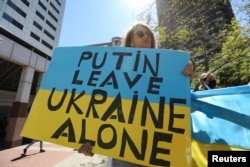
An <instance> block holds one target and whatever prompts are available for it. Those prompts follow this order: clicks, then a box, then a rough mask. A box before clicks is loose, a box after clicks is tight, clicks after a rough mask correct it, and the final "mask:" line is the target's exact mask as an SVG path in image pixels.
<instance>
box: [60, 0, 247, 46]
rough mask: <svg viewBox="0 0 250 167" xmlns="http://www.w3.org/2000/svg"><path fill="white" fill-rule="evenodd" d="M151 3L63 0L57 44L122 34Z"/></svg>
mask: <svg viewBox="0 0 250 167" xmlns="http://www.w3.org/2000/svg"><path fill="white" fill-rule="evenodd" d="M241 1H243V0H233V2H237V3H239V2H241ZM153 2H155V0H66V6H65V11H64V18H63V24H62V29H61V35H60V40H59V47H61V46H84V45H92V44H99V43H105V42H111V39H112V38H113V37H124V35H125V33H126V32H127V30H128V28H129V27H130V26H131V25H132V24H133V23H134V22H136V21H137V20H138V19H139V20H140V17H138V15H140V13H142V12H143V11H145V10H147V9H149V5H150V4H152V3H153ZM232 6H233V7H235V6H236V4H233V5H232ZM154 7H155V5H154ZM144 13H145V12H144ZM152 13H153V14H155V15H156V13H154V11H153V12H152ZM144 17H145V15H144ZM154 19H155V21H157V19H156V18H154ZM144 20H145V18H144Z"/></svg>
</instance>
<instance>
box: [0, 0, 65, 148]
mask: <svg viewBox="0 0 250 167" xmlns="http://www.w3.org/2000/svg"><path fill="white" fill-rule="evenodd" d="M65 5H66V0H18V1H16V0H0V121H1V125H2V126H1V136H0V137H1V143H0V144H1V146H3V147H14V146H18V145H21V144H22V143H23V137H22V136H20V133H21V130H22V127H23V125H24V123H25V120H26V118H27V115H28V111H29V108H30V106H31V104H32V101H33V99H34V96H35V94H36V91H37V89H38V88H39V85H40V82H41V80H42V77H43V75H44V73H45V72H46V69H47V67H48V65H49V62H50V60H51V56H52V53H53V50H54V48H55V47H57V46H58V43H59V38H60V33H61V26H62V21H63V15H64V9H65Z"/></svg>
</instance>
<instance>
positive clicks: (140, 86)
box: [41, 46, 190, 105]
mask: <svg viewBox="0 0 250 167" xmlns="http://www.w3.org/2000/svg"><path fill="white" fill-rule="evenodd" d="M188 62H189V53H188V52H183V51H174V50H166V49H142V48H126V47H100V46H83V47H59V48H56V49H55V52H54V54H53V57H52V61H51V63H50V65H49V68H48V70H47V72H46V75H45V77H44V80H43V82H42V84H41V89H46V90H52V89H55V90H56V91H64V90H65V89H67V90H68V91H69V92H71V91H72V90H73V89H75V90H76V93H81V92H82V91H84V92H85V94H88V95H91V94H92V92H93V90H104V91H106V92H107V94H108V97H116V96H117V94H118V93H120V94H121V97H122V98H125V99H131V98H132V96H133V94H138V96H139V100H144V98H145V97H147V98H148V99H149V100H150V101H152V102H154V101H159V97H160V96H164V97H166V99H167V100H168V99H169V98H185V99H190V80H189V77H187V76H183V75H182V74H181V72H182V70H183V69H184V68H185V66H186V65H187V64H188ZM188 103H189V102H188ZM188 105H189V104H188Z"/></svg>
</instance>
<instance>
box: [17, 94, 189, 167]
mask: <svg viewBox="0 0 250 167" xmlns="http://www.w3.org/2000/svg"><path fill="white" fill-rule="evenodd" d="M162 101H163V98H161V99H160V97H159V103H150V102H149V101H147V97H145V100H144V101H136V99H123V98H121V97H120V96H119V95H117V96H116V97H104V96H101V95H98V96H97V95H95V96H93V95H84V94H80V95H79V94H73V93H68V92H66V93H65V92H56V91H54V92H52V91H50V90H41V89H40V90H39V92H38V94H37V96H36V98H35V100H34V103H33V105H32V108H31V111H30V114H29V116H28V119H27V121H26V123H25V126H24V128H23V131H22V136H26V137H29V138H33V139H38V140H44V141H48V142H52V143H56V144H60V145H63V146H67V147H71V148H79V147H80V146H81V144H82V143H83V142H86V141H90V142H92V144H93V146H94V147H93V152H95V153H98V154H102V155H105V156H109V157H113V158H116V159H121V160H126V161H130V162H134V163H138V164H144V165H148V166H166V164H169V165H170V164H171V167H180V166H185V167H186V166H187V167H188V166H190V164H191V159H192V158H191V135H190V108H188V107H183V106H178V105H176V106H172V107H170V106H169V104H167V103H166V102H164V104H161V103H162ZM158 164H161V165H158Z"/></svg>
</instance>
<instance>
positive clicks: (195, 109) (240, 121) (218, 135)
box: [191, 85, 250, 167]
mask: <svg viewBox="0 0 250 167" xmlns="http://www.w3.org/2000/svg"><path fill="white" fill-rule="evenodd" d="M191 128H192V152H191V153H192V158H193V163H192V166H193V167H203V166H204V167H206V166H207V155H208V151H216V150H224V151H225V150H227V151H229V150H235V151H236V150H240V151H249V150H250V85H246V86H237V87H229V88H221V89H214V90H207V91H199V92H191Z"/></svg>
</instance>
